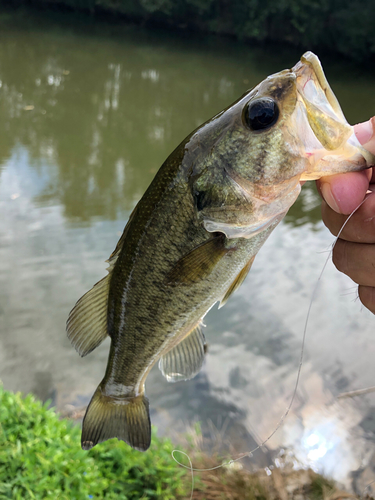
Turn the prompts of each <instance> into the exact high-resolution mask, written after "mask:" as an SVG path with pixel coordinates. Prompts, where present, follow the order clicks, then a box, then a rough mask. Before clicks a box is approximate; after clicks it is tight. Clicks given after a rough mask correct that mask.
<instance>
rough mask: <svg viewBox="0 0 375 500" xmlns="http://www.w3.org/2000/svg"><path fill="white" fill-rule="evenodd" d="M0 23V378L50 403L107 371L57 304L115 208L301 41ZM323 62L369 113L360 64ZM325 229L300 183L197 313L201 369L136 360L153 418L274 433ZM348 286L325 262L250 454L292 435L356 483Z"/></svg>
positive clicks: (361, 465)
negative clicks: (289, 45)
mask: <svg viewBox="0 0 375 500" xmlns="http://www.w3.org/2000/svg"><path fill="white" fill-rule="evenodd" d="M0 29H1V33H2V37H1V40H0V81H1V84H0V99H1V109H0V113H1V119H0V210H1V214H2V217H1V220H0V328H1V335H0V377H1V379H2V380H3V382H4V385H5V387H6V388H9V389H12V390H22V391H25V392H27V391H34V392H35V393H36V394H38V396H39V397H41V398H42V399H46V398H50V397H52V398H53V401H54V403H55V404H56V405H57V406H58V407H59V408H60V409H64V407H65V405H66V404H67V403H69V404H74V405H76V406H81V405H83V404H86V403H87V401H88V399H89V397H90V395H91V394H92V392H93V390H94V389H95V388H96V386H97V384H98V383H99V381H100V380H101V377H102V374H103V373H104V370H105V364H106V358H107V352H108V341H107V342H105V343H104V345H103V346H101V347H100V348H98V349H97V350H95V351H94V352H93V353H92V354H90V356H88V357H87V358H85V359H84V360H82V359H80V358H79V357H78V356H77V354H76V352H75V351H74V349H72V347H71V346H70V344H69V342H68V340H67V338H66V335H65V320H66V318H67V315H68V312H69V310H70V309H71V307H72V305H73V304H74V302H75V301H76V300H77V299H78V298H79V297H80V296H81V295H82V294H83V293H84V292H85V291H87V290H88V289H89V288H90V287H91V286H92V285H93V283H95V282H96V281H98V280H99V279H100V278H101V277H102V276H104V274H105V267H106V265H105V262H104V261H105V259H107V258H108V256H109V254H110V253H111V252H112V250H113V248H114V247H115V244H116V242H117V239H118V237H119V235H120V234H121V232H122V229H123V227H124V224H125V222H126V220H127V218H128V216H129V213H130V211H131V210H132V208H133V207H134V205H135V204H136V202H137V201H138V199H139V198H140V196H141V195H142V194H143V192H144V191H145V189H146V188H147V186H148V184H149V182H150V181H151V179H152V177H153V175H154V174H155V172H156V171H157V169H158V168H159V166H160V165H161V163H162V162H163V161H164V159H165V158H166V156H167V155H168V154H169V153H170V152H171V151H172V150H173V149H174V147H175V146H176V145H177V144H178V143H179V142H180V141H181V140H182V139H183V138H184V137H185V136H186V135H187V134H188V133H189V132H190V131H191V130H192V129H194V128H195V127H196V126H198V125H199V124H200V123H202V122H203V121H204V120H206V119H207V118H209V117H210V116H212V115H214V114H215V113H216V112H218V111H219V110H221V109H222V108H224V107H225V106H227V105H228V104H230V103H231V102H232V101H233V100H235V99H236V98H237V97H238V96H239V95H240V94H241V93H243V92H244V91H245V90H246V89H247V88H248V87H251V86H253V85H255V84H256V83H257V82H258V81H260V80H261V79H262V78H264V77H265V76H266V75H267V74H269V73H271V72H275V71H278V70H280V69H282V68H283V67H288V66H291V65H292V64H294V63H295V61H296V59H297V57H298V55H297V54H288V53H285V54H281V55H278V54H276V53H272V52H271V53H267V54H265V53H264V52H261V51H258V52H256V51H250V48H249V47H241V46H239V45H235V44H234V45H231V44H229V43H228V42H227V41H226V42H218V41H217V39H208V40H199V42H191V41H189V42H188V43H187V42H185V41H184V40H181V39H175V38H173V37H172V36H170V35H160V34H149V33H143V32H142V31H141V30H139V29H138V28H129V29H125V28H123V27H122V28H119V27H114V26H109V27H106V26H104V25H101V26H100V29H99V28H97V27H95V26H87V25H84V24H79V25H74V26H73V25H71V18H69V17H67V18H65V24H64V23H63V24H62V25H61V24H60V25H58V24H54V20H53V19H52V20H51V19H48V20H43V19H41V18H38V20H35V19H32V18H31V16H29V17H28V18H26V19H25V18H21V19H15V18H13V17H12V18H9V19H7V22H4V20H3V21H2V22H1V20H0ZM220 43H221V45H220ZM323 63H324V61H323ZM330 67H331V66H330V65H328V66H327V69H329V68H330ZM349 70H350V71H349ZM331 72H332V78H331V77H330V71H327V73H328V78H329V79H330V80H331V81H332V85H333V87H334V89H335V90H336V91H337V94H338V97H339V100H340V101H341V102H342V104H343V108H344V110H345V112H346V114H347V116H348V119H349V121H351V122H354V121H359V120H361V119H364V118H367V117H368V116H369V115H371V114H374V113H375V101H374V95H373V90H372V88H373V84H374V78H373V77H372V76H371V75H369V74H367V75H366V79H365V78H364V77H358V76H357V75H358V73H359V72H360V70H358V69H355V68H354V69H353V68H350V69H348V68H347V67H345V66H340V65H338V64H336V63H335V64H334V65H333V66H332V70H331ZM353 82H354V83H353ZM331 241H332V240H331V237H330V235H329V234H328V231H326V230H325V229H324V228H323V227H322V224H321V222H320V210H319V197H318V195H317V193H316V192H315V191H314V188H313V187H311V186H308V185H307V186H306V187H304V190H303V193H302V195H301V197H300V198H299V199H298V201H297V202H296V204H295V205H294V206H293V207H292V209H291V210H290V212H289V213H288V215H287V217H286V218H285V222H284V223H283V224H282V225H281V226H280V228H278V229H277V230H276V231H275V233H274V234H273V235H272V237H271V238H270V240H269V241H268V242H267V243H266V245H265V247H264V248H263V249H262V251H261V252H260V254H259V255H258V256H257V258H256V260H255V264H254V266H253V269H252V272H251V273H250V276H249V277H248V278H247V280H246V282H245V283H244V285H243V287H242V288H241V289H240V290H239V291H238V292H237V293H236V295H235V296H234V297H233V298H232V299H231V300H230V301H229V302H228V304H227V305H226V307H225V308H224V309H221V310H219V311H218V310H216V309H213V310H212V311H211V312H210V314H209V316H208V317H207V320H206V323H207V328H206V331H205V333H206V337H207V339H208V343H209V355H208V357H207V361H206V364H205V366H204V369H203V371H202V373H200V374H199V376H198V377H196V378H195V379H194V380H192V381H190V382H187V383H184V384H175V385H171V384H167V383H166V382H165V381H164V379H163V378H162V376H161V374H160V373H159V372H158V370H157V369H155V370H154V371H153V372H152V373H151V374H150V377H149V379H148V385H147V391H148V395H149V397H150V400H151V407H152V411H153V413H152V418H153V421H154V422H156V423H157V425H158V427H159V429H160V432H168V431H170V430H171V429H174V430H184V429H185V428H186V425H188V424H189V423H191V422H192V421H194V420H200V421H201V422H202V428H203V432H204V434H205V435H206V436H211V437H212V436H213V437H214V439H216V440H217V439H218V438H219V436H221V437H222V439H223V440H224V441H225V442H226V443H230V444H231V445H232V446H234V447H235V449H236V450H237V451H249V450H250V449H252V448H254V447H255V446H256V443H261V442H262V441H263V440H264V439H265V438H266V437H267V436H269V435H270V434H271V433H272V432H273V430H274V429H275V428H276V426H277V424H278V422H279V420H280V417H281V416H282V415H283V413H284V412H285V408H286V407H287V406H288V404H289V402H290V398H291V395H292V392H293V388H294V384H295V377H296V370H297V367H298V360H299V355H300V348H301V336H302V332H303V327H304V321H305V317H306V312H307V308H308V303H309V300H310V296H311V292H312V289H313V287H314V284H315V280H316V279H317V277H318V275H319V272H320V269H321V268H322V266H323V263H324V260H325V256H326V254H320V252H322V251H324V250H326V249H327V248H329V245H330V243H331ZM348 292H349V293H353V289H352V283H351V282H350V280H348V279H347V278H345V277H344V276H341V275H339V274H338V273H337V272H336V271H335V270H334V269H333V267H329V268H328V269H327V271H326V274H325V275H324V279H323V282H322V284H321V287H320V289H319V293H318V297H317V299H316V302H315V303H314V307H313V312H312V315H311V318H310V324H309V330H308V337H307V345H306V353H305V364H304V367H303V372H302V378H301V381H300V385H299V389H298V392H297V399H296V404H295V406H294V407H293V411H292V412H291V414H290V415H289V416H288V419H287V420H286V421H285V422H284V424H283V425H282V427H281V428H280V429H279V431H278V432H277V433H276V434H275V435H274V436H273V437H272V440H271V441H270V442H269V443H268V444H267V446H268V449H266V450H265V452H264V451H260V452H258V454H257V455H256V456H255V457H254V462H256V463H257V464H258V465H260V466H262V467H265V466H267V465H269V464H270V461H271V459H272V454H273V450H278V448H279V447H281V446H283V447H285V446H289V447H291V448H293V450H294V453H295V454H296V456H297V458H298V459H299V460H301V462H303V463H310V464H312V465H314V467H316V468H320V469H325V470H326V472H329V473H330V474H332V475H333V476H335V477H336V478H337V479H339V480H341V481H343V482H345V481H349V480H350V477H351V471H356V476H355V478H356V479H355V481H356V483H355V485H356V486H357V488H360V487H361V485H362V484H363V483H364V482H365V480H367V479H368V478H369V477H372V475H373V462H374V460H375V457H374V456H373V455H372V453H373V451H372V447H373V439H374V432H375V427H374V420H373V419H372V417H371V415H372V412H373V408H374V406H375V396H374V395H367V396H365V397H362V398H361V399H356V400H353V401H351V400H348V401H346V402H344V403H342V402H340V403H338V402H337V401H336V400H335V397H336V396H337V395H338V394H339V393H340V392H342V391H345V390H350V389H358V388H362V387H368V386H371V385H374V384H373V378H374V374H375V372H374V366H373V358H374V354H375V353H374V348H373V345H374V344H373V317H372V316H371V315H370V314H369V313H367V312H366V311H362V312H361V309H360V306H359V305H358V303H355V302H353V299H355V293H353V294H352V295H344V296H343V294H346V293H348ZM371 457H372V458H371ZM371 460H372V462H371ZM368 482H370V481H368ZM365 485H366V484H364V486H365ZM364 486H363V487H364Z"/></svg>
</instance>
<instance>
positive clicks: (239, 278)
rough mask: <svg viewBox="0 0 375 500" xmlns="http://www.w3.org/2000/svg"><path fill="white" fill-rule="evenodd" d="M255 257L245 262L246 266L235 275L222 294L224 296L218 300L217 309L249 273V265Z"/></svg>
mask: <svg viewBox="0 0 375 500" xmlns="http://www.w3.org/2000/svg"><path fill="white" fill-rule="evenodd" d="M254 259H255V255H254V257H252V258H251V259H250V260H249V262H248V263H247V264H246V266H245V267H244V268H243V269H242V271H240V273H239V274H238V275H237V277H236V279H235V280H234V281H233V283H232V284H231V286H230V287H229V288H228V290H227V293H226V294H225V295H224V297H223V298H222V299H221V301H220V305H219V309H220V308H221V307H223V305H225V303H226V301H227V300H228V299H229V297H230V296H231V295H232V293H233V292H235V291H236V290H237V289H238V288H239V287H240V286H241V285H242V283H243V282H244V281H245V278H246V276H247V275H248V274H249V271H250V269H251V266H252V265H253V262H254Z"/></svg>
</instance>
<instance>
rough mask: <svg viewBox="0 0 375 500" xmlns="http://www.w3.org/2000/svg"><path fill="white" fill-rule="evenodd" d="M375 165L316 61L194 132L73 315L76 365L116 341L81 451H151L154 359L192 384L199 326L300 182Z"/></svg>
mask: <svg viewBox="0 0 375 500" xmlns="http://www.w3.org/2000/svg"><path fill="white" fill-rule="evenodd" d="M374 162H375V158H374V157H373V156H372V155H371V154H370V153H369V152H367V151H366V150H365V149H364V148H362V146H361V145H360V144H359V142H358V140H357V139H356V137H355V135H354V133H353V128H352V127H351V126H350V125H349V124H348V123H347V121H346V119H345V117H344V115H343V113H342V111H341V108H340V105H339V103H338V101H337V99H336V97H335V95H334V94H333V92H332V90H331V88H330V86H329V84H328V82H327V80H326V78H325V76H324V73H323V70H322V67H321V65H320V62H319V59H318V58H317V57H316V56H315V55H314V54H312V53H311V52H307V53H306V54H304V56H302V58H301V60H300V62H298V63H297V64H296V65H295V66H294V67H293V68H292V69H288V70H284V71H281V72H279V73H276V74H274V75H271V76H269V77H268V78H266V79H265V80H264V81H263V82H261V83H260V84H259V85H258V86H257V87H255V88H254V89H252V90H250V91H248V92H247V93H245V94H244V95H243V96H242V97H241V98H240V99H238V100H237V101H236V102H235V103H234V104H232V105H231V106H229V107H228V108H227V109H225V110H224V111H222V112H221V113H219V114H218V115H216V116H215V117H213V118H212V119H211V120H209V121H207V122H206V123H204V124H203V125H202V126H201V127H199V128H198V129H196V130H195V131H194V132H192V133H191V134H190V135H189V136H188V137H187V138H186V139H185V140H184V141H183V142H182V143H181V144H180V145H179V146H178V147H177V148H176V149H175V151H173V153H172V154H171V155H170V156H169V157H168V158H167V160H166V161H165V162H164V164H163V165H162V167H161V168H160V170H159V171H158V173H157V174H156V176H155V178H154V180H153V181H152V183H151V185H150V186H149V188H148V189H147V191H146V193H145V194H144V196H143V197H142V199H141V200H140V201H139V203H138V205H137V206H136V207H135V209H134V211H133V213H132V214H131V216H130V218H129V221H128V223H127V225H126V227H125V229H124V232H123V234H122V236H121V238H120V240H119V242H118V244H117V246H116V248H115V250H114V252H113V253H112V255H111V256H110V258H109V260H108V262H109V268H108V271H109V272H108V275H107V276H106V277H105V278H103V279H102V280H101V281H99V282H98V283H97V284H96V285H95V286H94V287H93V288H92V289H91V290H90V291H89V292H87V293H86V294H85V295H84V296H83V297H82V298H81V299H80V300H79V301H78V302H77V304H76V305H75V307H74V309H73V310H72V311H71V313H70V316H69V319H68V322H67V331H68V336H69V338H70V340H71V342H72V344H73V345H74V347H75V348H76V349H77V351H78V352H79V354H80V355H81V356H85V355H86V354H88V353H89V352H91V351H92V350H93V349H95V348H96V347H97V346H98V345H99V344H100V343H101V342H102V341H103V340H104V339H105V338H106V336H107V335H109V336H110V338H111V347H110V352H109V359H108V365H107V369H106V373H105V375H104V378H103V380H102V382H101V383H100V384H99V386H98V388H97V390H96V392H95V394H94V396H93V398H92V400H91V402H90V404H89V406H88V408H87V411H86V415H85V417H84V420H83V429H82V447H83V448H84V449H90V448H92V447H93V446H95V445H96V444H97V443H99V442H102V441H105V440H107V439H109V438H113V437H117V438H118V439H122V440H124V441H125V442H127V443H128V444H129V445H130V446H132V447H133V448H135V449H137V450H147V448H148V447H149V445H150V440H151V426H150V417H149V403H148V399H147V398H146V396H145V381H146V378H147V375H148V373H149V372H150V370H151V368H152V366H153V365H154V364H155V363H156V362H157V361H159V368H160V370H161V372H162V373H163V375H164V376H165V377H166V379H167V380H169V381H170V382H176V381H178V380H188V379H190V378H192V377H194V376H195V375H196V374H197V373H198V372H199V370H200V368H201V367H202V363H203V360H204V356H205V340H204V336H203V334H202V332H201V329H200V328H199V325H200V323H201V321H202V318H203V317H204V316H205V314H206V313H207V312H208V310H209V309H210V308H211V307H212V306H213V305H214V304H215V303H216V302H218V301H219V302H220V305H223V304H224V303H225V302H226V301H227V300H228V298H229V297H230V295H231V294H232V293H233V292H234V291H235V290H236V289H237V288H238V287H239V286H240V285H241V283H242V282H243V281H244V279H245V277H246V275H247V273H248V272H249V270H250V267H251V265H252V262H253V260H254V258H255V256H256V254H257V252H258V251H259V249H260V248H261V246H262V245H263V243H264V242H265V241H266V239H267V238H268V236H269V235H270V233H271V232H272V231H273V229H274V228H275V227H276V226H277V224H278V223H279V222H280V221H281V220H282V218H283V217H284V215H285V214H286V212H287V211H288V209H289V208H290V206H291V205H292V204H293V203H294V201H295V200H296V198H297V196H298V194H299V192H300V189H301V188H300V181H302V180H309V179H318V178H319V177H321V176H323V175H330V174H334V173H339V172H348V171H356V170H362V169H364V168H367V167H369V166H372V165H373V164H374Z"/></svg>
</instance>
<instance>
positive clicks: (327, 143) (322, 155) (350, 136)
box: [292, 52, 375, 180]
mask: <svg viewBox="0 0 375 500" xmlns="http://www.w3.org/2000/svg"><path fill="white" fill-rule="evenodd" d="M292 72H293V73H294V74H295V76H296V86H297V105H296V110H295V113H294V119H295V120H296V123H295V126H296V130H298V133H299V136H300V138H301V139H302V142H303V144H304V147H305V151H306V156H307V157H308V159H309V163H310V167H309V168H308V169H307V171H306V172H304V173H303V174H302V177H301V180H312V179H318V178H320V177H322V176H323V175H332V174H335V173H338V172H345V171H356V170H363V169H365V168H368V167H370V166H372V165H374V163H375V158H374V156H373V155H372V154H371V153H369V152H368V151H367V150H365V149H364V148H363V147H362V146H361V144H360V143H359V141H358V139H357V138H356V136H355V134H354V129H353V127H352V126H351V125H349V123H348V122H347V121H346V118H345V116H344V114H343V112H342V110H341V107H340V104H339V102H338V100H337V98H336V96H335V94H334V93H333V91H332V89H331V87H330V85H329V83H328V81H327V79H326V77H325V74H324V72H323V68H322V66H321V64H320V61H319V59H318V57H317V56H316V55H315V54H313V53H312V52H306V53H305V54H304V55H303V56H302V57H301V60H300V61H299V62H298V63H297V64H296V65H295V66H294V67H293V69H292ZM335 164H336V166H335ZM346 164H347V168H346Z"/></svg>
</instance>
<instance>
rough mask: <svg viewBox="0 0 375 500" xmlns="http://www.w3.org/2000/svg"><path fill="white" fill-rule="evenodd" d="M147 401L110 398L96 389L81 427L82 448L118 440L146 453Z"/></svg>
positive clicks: (148, 433) (143, 398)
mask: <svg viewBox="0 0 375 500" xmlns="http://www.w3.org/2000/svg"><path fill="white" fill-rule="evenodd" d="M148 408H149V404H148V399H147V398H146V397H145V396H144V395H141V396H136V397H134V398H122V399H121V398H117V397H116V398H112V397H110V396H106V395H104V394H103V392H102V389H101V386H100V385H99V387H98V388H97V389H96V391H95V394H94V395H93V397H92V399H91V401H90V404H89V406H88V408H87V410H86V414H85V417H84V419H83V424H82V438H81V445H82V448H83V449H84V450H90V449H91V448H92V447H93V446H95V445H96V444H98V443H101V442H102V441H106V440H107V439H111V438H114V437H117V438H118V439H122V440H123V441H125V442H126V443H128V444H129V445H130V446H131V447H132V448H134V449H135V450H139V451H146V450H147V449H148V448H149V446H150V443H151V422H150V414H149V409H148Z"/></svg>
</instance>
